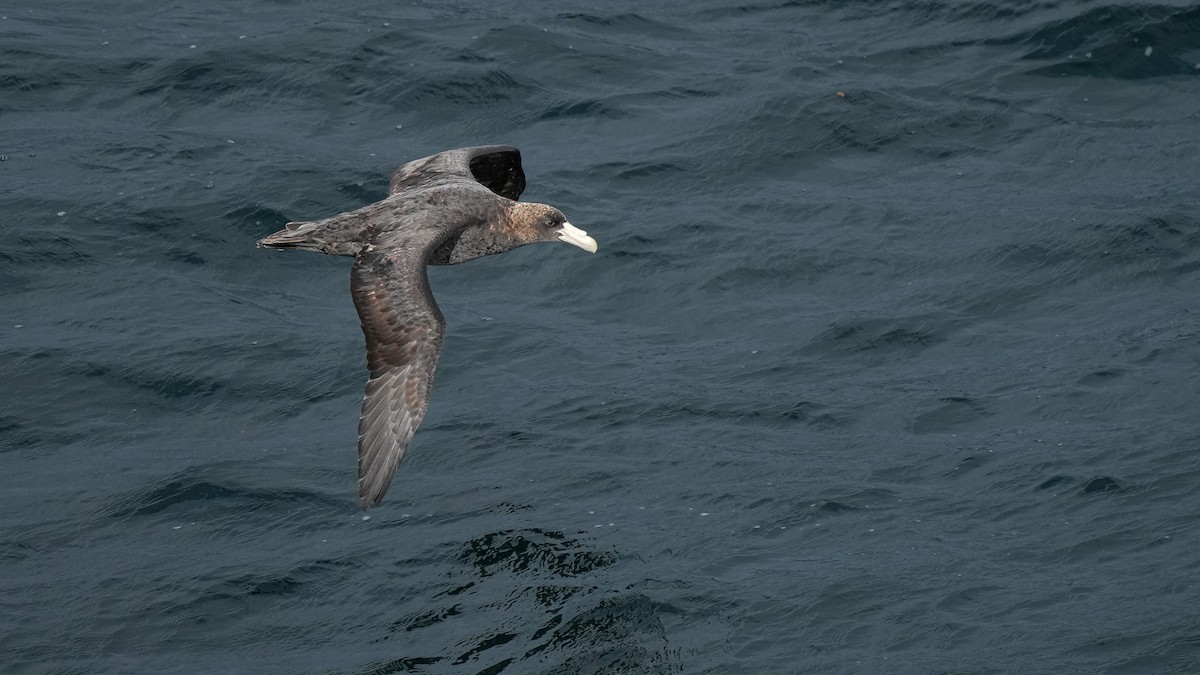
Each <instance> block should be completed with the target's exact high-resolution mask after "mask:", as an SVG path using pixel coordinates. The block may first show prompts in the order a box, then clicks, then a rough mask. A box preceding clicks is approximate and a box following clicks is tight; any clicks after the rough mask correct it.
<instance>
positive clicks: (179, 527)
mask: <svg viewBox="0 0 1200 675" xmlns="http://www.w3.org/2000/svg"><path fill="white" fill-rule="evenodd" d="M182 528H183V526H182V525H176V526H175V527H172V528H171V529H172V530H179V529H182Z"/></svg>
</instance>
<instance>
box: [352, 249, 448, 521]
mask: <svg viewBox="0 0 1200 675" xmlns="http://www.w3.org/2000/svg"><path fill="white" fill-rule="evenodd" d="M350 293H351V295H352V296H353V298H354V306H355V308H357V309H358V316H359V319H360V321H361V322H362V329H363V334H364V336H365V337H366V341H367V368H368V369H369V370H370V373H371V376H370V379H369V380H368V381H367V390H366V394H365V395H364V397H363V405H362V416H361V417H360V418H359V420H358V497H359V505H360V506H361V507H362V508H367V507H369V506H374V505H376V504H378V503H379V502H380V500H382V499H383V495H384V493H385V492H387V489H388V486H389V485H391V482H392V476H394V475H395V473H396V467H397V466H399V465H400V460H401V459H403V458H404V452H405V450H407V449H408V444H409V442H410V441H411V440H412V437H413V433H415V432H416V430H417V426H418V425H420V424H421V419H422V418H424V417H425V410H426V408H427V407H428V405H429V390H430V387H431V386H432V384H433V373H434V369H435V368H437V360H438V353H439V351H440V350H441V346H442V337H443V336H444V335H445V326H446V324H445V319H443V318H442V312H441V310H439V309H438V306H437V303H436V302H434V300H433V295H432V294H431V293H430V291H429V280H428V276H427V274H426V271H425V260H424V251H421V250H413V249H412V248H408V247H397V248H389V249H387V250H386V251H384V250H376V249H373V248H368V249H366V250H364V251H363V252H362V253H360V254H359V256H358V258H357V260H356V261H355V263H354V268H353V270H352V271H351V274H350Z"/></svg>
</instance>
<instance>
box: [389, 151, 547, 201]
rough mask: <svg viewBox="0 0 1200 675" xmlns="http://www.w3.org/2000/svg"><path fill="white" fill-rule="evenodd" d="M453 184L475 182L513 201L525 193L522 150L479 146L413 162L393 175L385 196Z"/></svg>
mask: <svg viewBox="0 0 1200 675" xmlns="http://www.w3.org/2000/svg"><path fill="white" fill-rule="evenodd" d="M452 181H458V182H464V181H473V182H477V183H479V184H480V185H483V186H484V187H486V188H487V189H489V190H491V191H492V192H494V193H496V194H498V195H500V196H501V197H507V198H508V199H511V200H513V201H516V200H517V198H519V197H520V196H521V193H522V192H524V191H525V171H524V170H523V169H522V168H521V151H520V150H518V149H516V148H514V147H512V146H511V145H481V146H477V147H473V148H458V149H456V150H447V151H445V152H439V153H438V154H436V155H430V156H428V157H422V158H421V159H415V160H413V161H411V162H409V163H407V164H405V165H403V166H401V167H400V168H398V169H396V171H395V172H394V173H393V174H392V179H391V181H389V182H388V194H390V195H394V194H397V193H399V192H403V191H405V190H410V189H416V188H420V187H424V186H428V185H431V184H439V183H446V182H452Z"/></svg>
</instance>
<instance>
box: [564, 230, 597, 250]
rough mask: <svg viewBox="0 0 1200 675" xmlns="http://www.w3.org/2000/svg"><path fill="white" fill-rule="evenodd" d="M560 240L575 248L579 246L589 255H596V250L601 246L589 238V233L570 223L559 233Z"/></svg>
mask: <svg viewBox="0 0 1200 675" xmlns="http://www.w3.org/2000/svg"><path fill="white" fill-rule="evenodd" d="M558 240H559V241H561V242H565V243H567V244H571V245H573V246H578V247H579V248H581V249H583V250H585V251H587V252H588V253H595V252H596V249H598V248H599V247H600V245H599V244H597V243H596V240H595V239H592V238H591V237H589V236H588V233H587V232H584V231H583V230H581V229H579V228H578V227H575V226H574V225H572V224H570V223H563V224H562V228H560V229H559V231H558Z"/></svg>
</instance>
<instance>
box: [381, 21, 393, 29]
mask: <svg viewBox="0 0 1200 675" xmlns="http://www.w3.org/2000/svg"><path fill="white" fill-rule="evenodd" d="M391 25H392V24H390V23H388V22H387V21H384V22H383V27H384V28H387V27H388V26H391Z"/></svg>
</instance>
